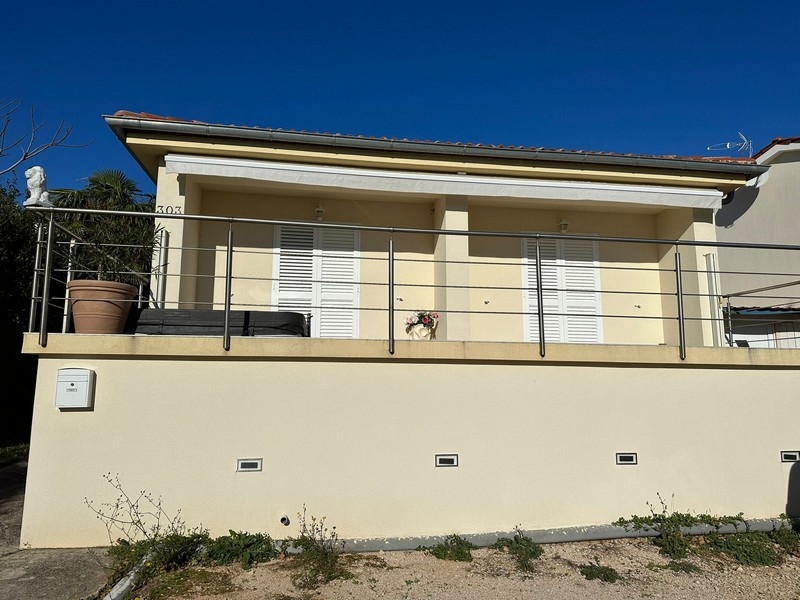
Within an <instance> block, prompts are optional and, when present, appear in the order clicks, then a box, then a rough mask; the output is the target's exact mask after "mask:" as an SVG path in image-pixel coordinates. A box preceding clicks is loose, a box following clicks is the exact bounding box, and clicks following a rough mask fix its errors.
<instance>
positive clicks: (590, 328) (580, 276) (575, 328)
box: [560, 240, 601, 344]
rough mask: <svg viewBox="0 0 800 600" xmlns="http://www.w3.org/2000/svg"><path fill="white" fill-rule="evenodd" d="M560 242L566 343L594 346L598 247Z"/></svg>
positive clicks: (581, 242)
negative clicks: (561, 246) (561, 243)
mask: <svg viewBox="0 0 800 600" xmlns="http://www.w3.org/2000/svg"><path fill="white" fill-rule="evenodd" d="M560 241H562V242H564V243H563V265H564V266H563V274H564V277H563V279H564V285H563V288H564V292H563V297H564V304H563V306H564V310H563V312H564V313H566V314H565V315H564V320H565V331H566V336H565V338H564V341H565V342H569V343H575V344H597V343H599V342H600V337H601V336H600V319H599V318H598V313H599V310H598V309H599V306H598V305H599V298H598V294H597V290H599V289H600V277H599V272H598V269H597V261H596V260H595V257H596V256H597V245H596V243H595V242H592V241H586V240H560Z"/></svg>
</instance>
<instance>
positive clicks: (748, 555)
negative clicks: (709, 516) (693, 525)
mask: <svg viewBox="0 0 800 600" xmlns="http://www.w3.org/2000/svg"><path fill="white" fill-rule="evenodd" d="M708 539H709V542H710V544H711V547H712V548H713V549H715V550H718V551H720V552H724V553H725V554H728V555H730V556H732V557H733V558H734V559H735V560H736V562H738V563H739V564H741V565H764V566H771V565H779V564H781V563H782V562H783V554H782V553H781V551H780V550H778V548H776V546H775V544H774V543H773V542H772V540H771V539H770V537H769V536H768V535H767V534H766V533H761V532H760V531H751V532H746V533H736V534H733V535H719V534H716V533H712V534H711V535H710V536H708Z"/></svg>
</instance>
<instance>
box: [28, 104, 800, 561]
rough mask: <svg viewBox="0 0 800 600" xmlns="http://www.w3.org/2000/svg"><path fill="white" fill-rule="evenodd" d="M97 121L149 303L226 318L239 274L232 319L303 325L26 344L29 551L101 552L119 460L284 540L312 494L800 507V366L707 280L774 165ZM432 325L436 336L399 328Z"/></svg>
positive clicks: (571, 516) (471, 518)
mask: <svg viewBox="0 0 800 600" xmlns="http://www.w3.org/2000/svg"><path fill="white" fill-rule="evenodd" d="M106 120H107V122H108V124H109V125H110V126H111V128H112V129H113V131H114V132H115V133H116V135H117V136H118V137H119V139H120V140H121V142H122V143H123V144H125V146H126V147H127V148H128V149H129V151H130V152H131V153H132V154H133V156H134V157H135V158H136V159H137V160H138V161H139V163H140V164H141V165H142V168H143V169H144V170H145V171H146V172H147V173H148V174H149V175H150V177H151V178H152V179H153V181H155V182H156V184H157V212H158V213H159V215H163V218H161V219H160V220H159V224H160V225H161V226H162V227H163V228H164V230H165V231H167V232H168V234H169V242H168V247H169V249H168V252H166V253H164V252H162V253H160V254H159V256H158V260H157V265H158V268H157V270H156V273H155V276H154V280H153V283H152V289H153V292H154V296H155V298H154V303H155V304H156V305H158V306H162V307H164V308H167V309H182V310H184V311H190V310H193V309H204V310H221V309H223V308H224V306H225V303H226V275H227V273H228V270H227V264H229V261H230V264H232V268H231V271H230V274H231V281H230V285H231V288H230V289H231V297H230V301H231V303H232V305H233V307H234V308H235V309H237V310H243V311H273V310H282V311H297V312H302V313H309V314H311V315H312V318H311V338H310V339H308V338H281V337H263V338H262V337H238V336H235V337H233V338H232V339H231V341H230V347H229V349H227V350H226V349H224V348H223V344H222V343H221V340H220V338H219V337H212V336H193V337H187V336H181V335H132V334H130V333H128V334H123V335H109V336H96V335H75V334H69V333H65V334H56V333H50V335H49V336H48V337H47V340H46V345H44V346H42V345H40V343H39V338H38V337H37V335H35V334H29V335H28V336H27V337H26V340H25V346H24V349H25V351H26V352H29V353H34V354H38V356H39V360H40V367H39V375H38V385H37V398H36V407H35V414H34V420H33V432H32V440H31V454H30V462H29V477H28V484H27V489H26V493H27V496H26V504H25V515H24V522H23V528H22V544H23V545H30V546H34V547H37V546H64V545H75V546H80V545H91V544H99V543H103V541H104V539H103V536H104V533H105V532H104V531H103V530H102V528H98V527H97V523H96V521H95V520H94V519H93V516H92V514H91V513H90V512H89V511H88V510H87V509H86V508H85V507H84V504H83V499H84V497H88V498H90V499H93V500H95V501H102V500H104V499H109V497H111V496H113V495H114V494H113V490H111V489H108V488H107V486H105V487H104V482H103V480H102V478H101V475H102V474H103V473H106V472H112V473H119V474H120V477H121V479H122V480H123V484H127V485H129V486H131V489H135V490H139V489H147V490H150V491H151V492H153V493H156V494H159V495H161V496H163V498H164V502H165V505H166V506H167V507H181V508H182V509H183V512H182V517H183V518H184V519H185V520H186V522H187V523H189V524H190V525H194V524H199V523H202V524H203V526H206V527H209V528H210V529H211V530H212V533H219V532H224V531H227V530H228V529H229V528H233V529H243V530H250V531H255V530H259V531H266V532H268V533H270V534H271V535H273V536H275V537H283V536H285V535H292V534H294V533H296V532H295V531H294V529H293V528H292V529H285V528H284V527H283V526H282V525H281V524H280V518H281V516H282V515H289V516H293V515H294V514H295V513H296V512H297V511H298V510H300V509H301V507H302V506H303V505H304V504H305V505H306V506H307V508H308V510H309V512H310V513H311V514H315V515H322V514H324V515H326V516H327V517H328V519H329V522H330V523H331V524H335V525H337V526H338V529H337V530H338V531H339V532H341V535H342V536H343V537H346V538H362V539H363V538H370V539H372V538H387V537H388V538H397V539H400V538H411V537H416V536H430V535H439V534H445V533H450V532H454V531H456V532H459V533H479V532H491V531H499V530H502V531H507V530H509V529H510V528H511V527H512V526H514V525H515V524H518V523H521V524H522V526H523V527H525V528H528V529H539V528H552V527H560V526H566V525H592V524H603V523H609V522H611V521H613V520H615V519H616V518H618V517H619V516H620V515H625V514H634V513H640V512H641V511H642V510H644V509H646V505H645V502H647V501H652V500H654V498H655V495H656V493H657V492H661V493H662V494H674V498H675V503H676V505H675V509H681V510H689V509H691V510H696V511H701V512H710V513H720V514H721V513H727V514H735V513H738V512H739V511H744V512H745V514H746V515H748V516H753V517H766V516H775V515H778V514H780V513H781V512H783V511H784V510H785V506H786V494H787V481H788V476H789V468H790V467H791V466H792V464H791V463H789V462H786V463H782V462H781V459H782V456H783V457H784V458H785V457H786V456H788V455H782V454H781V452H782V451H790V450H797V436H796V431H797V423H796V422H795V420H794V419H792V418H786V415H793V414H795V413H796V412H797V411H796V401H795V390H796V389H797V385H798V383H800V374H799V373H800V372H798V370H797V366H798V364H800V351H794V350H786V351H783V352H770V351H760V350H750V351H742V350H738V349H730V348H728V347H725V345H724V339H723V336H722V334H721V328H720V325H721V313H720V311H719V302H718V298H717V293H718V290H717V289H716V285H717V284H716V269H715V268H710V267H709V265H711V266H712V267H713V265H715V264H716V256H715V254H716V248H715V246H714V244H715V242H716V236H715V227H714V221H713V213H714V211H715V210H717V209H719V208H720V206H721V203H722V200H723V198H724V197H725V196H726V195H729V194H731V193H733V192H735V191H736V190H738V189H740V188H741V187H742V186H744V185H745V184H746V182H748V181H750V180H752V179H754V178H757V177H759V176H760V175H762V174H763V173H764V172H765V171H766V167H765V166H761V165H758V164H756V163H754V162H751V161H738V160H727V159H720V160H709V159H681V158H675V157H653V156H638V155H621V154H604V153H590V152H568V151H562V150H545V149H537V148H507V147H498V146H481V145H468V144H455V143H439V142H416V141H407V140H393V139H374V138H363V137H355V136H343V135H332V134H316V133H306V132H294V131H282V130H274V129H262V128H248V127H235V126H221V125H210V124H205V123H198V122H189V121H178V120H174V119H167V118H162V117H156V116H152V115H146V114H138V113H127V112H121V113H117V114H116V115H114V116H112V117H107V119H106ZM178 216H180V218H178ZM229 234H230V235H231V236H232V238H229ZM229 239H232V240H233V245H232V247H231V249H232V254H231V255H230V257H229V256H228V255H227V254H226V249H227V248H228V240H229ZM676 244H677V245H676ZM676 250H678V251H679V258H677V259H676ZM537 254H538V261H537ZM537 263H538V264H537ZM676 265H679V267H680V268H679V269H677V267H676ZM676 271H678V272H677V273H676ZM539 287H541V289H539ZM415 309H426V310H435V311H437V312H438V313H440V315H441V319H440V322H439V327H438V330H437V332H436V333H437V335H436V337H437V339H436V341H434V342H425V341H415V340H409V339H407V338H406V335H405V333H404V331H403V329H404V319H405V317H406V315H407V314H408V313H409V312H410V311H412V310H415ZM540 311H541V314H540ZM540 324H541V325H542V326H543V327H544V330H543V332H544V340H541V339H540V338H541V337H542V336H541V333H542V330H541V326H540ZM395 338H396V339H395ZM539 342H543V343H542V344H540V343H539ZM682 342H684V343H682ZM714 346H716V347H714ZM542 355H543V356H542ZM64 368H83V369H89V370H91V371H93V372H94V373H95V375H96V385H95V388H94V395H95V399H94V406H93V408H92V409H91V410H84V411H70V410H60V409H58V408H56V407H55V406H54V398H53V390H54V388H55V386H56V381H57V377H58V372H59V369H64ZM765 389H769V390H770V400H769V402H761V403H760V404H759V410H760V413H759V414H760V417H761V418H763V419H765V420H767V421H768V422H770V423H772V426H771V428H770V431H769V432H764V433H763V434H760V433H758V432H757V431H756V432H754V431H753V426H752V414H753V411H752V401H753V398H755V397H759V396H760V395H762V394H763V390H765ZM745 432H746V435H740V433H745ZM442 455H444V458H443V457H442ZM238 459H242V460H244V462H245V463H252V464H253V465H258V466H259V467H260V468H259V469H257V470H256V471H254V472H247V470H246V469H245V470H244V471H241V470H237V464H238V463H237V460H238ZM240 466H241V465H240Z"/></svg>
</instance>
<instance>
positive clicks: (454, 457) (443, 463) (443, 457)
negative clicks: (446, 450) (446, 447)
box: [436, 454, 458, 467]
mask: <svg viewBox="0 0 800 600" xmlns="http://www.w3.org/2000/svg"><path fill="white" fill-rule="evenodd" d="M436 466H437V467H457V466H458V454H437V455H436Z"/></svg>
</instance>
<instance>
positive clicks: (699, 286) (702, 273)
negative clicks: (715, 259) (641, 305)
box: [656, 208, 721, 346]
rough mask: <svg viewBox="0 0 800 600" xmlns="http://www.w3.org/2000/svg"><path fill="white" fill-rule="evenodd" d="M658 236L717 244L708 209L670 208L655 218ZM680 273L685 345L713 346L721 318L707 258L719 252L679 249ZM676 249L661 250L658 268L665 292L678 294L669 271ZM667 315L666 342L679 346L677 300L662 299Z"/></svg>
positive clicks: (691, 248) (668, 297) (671, 268)
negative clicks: (714, 298) (716, 327)
mask: <svg viewBox="0 0 800 600" xmlns="http://www.w3.org/2000/svg"><path fill="white" fill-rule="evenodd" d="M656 230H657V235H658V237H659V238H661V239H672V240H692V241H708V242H715V241H716V239H717V238H716V230H715V228H714V224H713V220H712V213H711V210H706V209H690V208H684V209H669V210H665V211H663V212H662V213H660V214H659V215H658V216H657V217H656ZM678 250H679V251H680V253H681V271H682V273H683V292H684V298H683V306H684V316H685V318H686V345H687V346H714V345H715V336H714V329H715V321H714V319H718V318H720V316H721V315H720V313H719V309H718V308H717V309H716V310H713V309H712V306H715V304H714V302H713V299H712V298H710V294H711V293H712V292H713V287H712V286H710V285H709V276H708V273H707V267H706V265H707V258H706V255H707V254H709V253H710V252H711V253H713V252H716V250H715V249H709V248H708V247H706V248H704V247H702V246H680V247H679V248H678ZM673 253H674V246H671V245H669V246H668V245H666V244H665V245H664V246H662V247H661V258H660V260H659V267H660V268H662V269H664V271H663V272H662V273H661V286H662V292H664V293H670V292H673V293H674V291H675V283H674V280H675V276H674V274H673V273H671V272H669V271H671V270H673V269H674V268H675V265H674V260H675V259H674V258H673ZM662 308H663V314H664V318H665V321H664V342H665V343H666V344H667V345H669V346H672V345H677V343H678V327H677V324H676V322H675V320H674V317H675V316H676V313H675V299H674V297H671V296H662Z"/></svg>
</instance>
